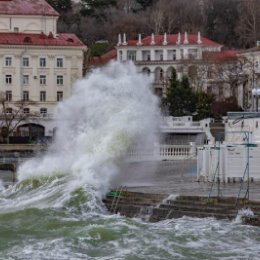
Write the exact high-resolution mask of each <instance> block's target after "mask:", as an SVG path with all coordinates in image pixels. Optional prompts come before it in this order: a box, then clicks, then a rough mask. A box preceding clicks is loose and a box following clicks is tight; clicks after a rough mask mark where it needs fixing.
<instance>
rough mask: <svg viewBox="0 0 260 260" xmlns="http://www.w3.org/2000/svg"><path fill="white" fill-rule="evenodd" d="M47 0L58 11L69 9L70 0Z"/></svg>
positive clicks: (70, 5)
mask: <svg viewBox="0 0 260 260" xmlns="http://www.w3.org/2000/svg"><path fill="white" fill-rule="evenodd" d="M47 2H48V3H49V4H50V5H51V6H52V7H53V8H54V9H55V10H56V11H57V12H59V13H61V12H67V11H69V10H71V8H72V3H71V0H47Z"/></svg>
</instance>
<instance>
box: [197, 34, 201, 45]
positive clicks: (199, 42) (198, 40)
mask: <svg viewBox="0 0 260 260" xmlns="http://www.w3.org/2000/svg"><path fill="white" fill-rule="evenodd" d="M197 43H198V44H201V43H202V41H201V36H200V32H198V39H197Z"/></svg>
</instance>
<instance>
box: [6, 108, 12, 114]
mask: <svg viewBox="0 0 260 260" xmlns="http://www.w3.org/2000/svg"><path fill="white" fill-rule="evenodd" d="M5 113H6V114H12V113H13V109H12V108H11V107H7V108H6V109H5Z"/></svg>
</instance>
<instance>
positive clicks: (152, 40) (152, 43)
mask: <svg viewBox="0 0 260 260" xmlns="http://www.w3.org/2000/svg"><path fill="white" fill-rule="evenodd" d="M150 44H151V45H155V40H154V33H152V35H151V42H150Z"/></svg>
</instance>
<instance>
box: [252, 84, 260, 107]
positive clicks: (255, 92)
mask: <svg viewBox="0 0 260 260" xmlns="http://www.w3.org/2000/svg"><path fill="white" fill-rule="evenodd" d="M252 95H253V100H254V103H255V111H256V112H258V99H259V97H260V89H259V88H253V89H252Z"/></svg>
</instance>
